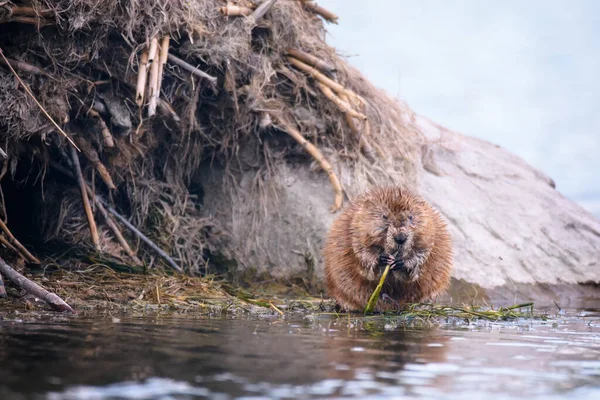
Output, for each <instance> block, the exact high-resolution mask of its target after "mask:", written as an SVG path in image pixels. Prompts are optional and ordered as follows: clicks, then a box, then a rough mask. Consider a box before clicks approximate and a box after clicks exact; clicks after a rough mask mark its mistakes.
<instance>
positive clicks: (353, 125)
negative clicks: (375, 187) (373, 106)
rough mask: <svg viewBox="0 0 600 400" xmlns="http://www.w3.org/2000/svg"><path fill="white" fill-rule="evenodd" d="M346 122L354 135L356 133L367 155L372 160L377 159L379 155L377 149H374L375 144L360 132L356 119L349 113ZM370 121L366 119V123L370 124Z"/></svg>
mask: <svg viewBox="0 0 600 400" xmlns="http://www.w3.org/2000/svg"><path fill="white" fill-rule="evenodd" d="M346 123H347V124H348V126H349V127H350V130H351V131H352V133H354V135H356V136H357V137H358V138H359V141H360V148H361V149H362V151H363V153H364V154H365V156H366V157H367V158H368V159H369V160H370V161H371V162H373V161H375V160H376V159H377V157H376V156H375V150H373V146H371V143H369V141H368V139H367V138H366V137H365V135H363V134H361V133H360V131H359V129H358V126H357V125H356V122H354V119H353V118H352V117H351V116H350V115H348V114H346ZM368 123H369V121H365V124H368Z"/></svg>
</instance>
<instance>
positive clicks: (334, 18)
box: [302, 0, 338, 25]
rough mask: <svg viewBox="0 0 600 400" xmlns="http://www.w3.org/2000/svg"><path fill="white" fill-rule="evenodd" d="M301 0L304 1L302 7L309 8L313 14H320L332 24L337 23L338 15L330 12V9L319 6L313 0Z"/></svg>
mask: <svg viewBox="0 0 600 400" xmlns="http://www.w3.org/2000/svg"><path fill="white" fill-rule="evenodd" d="M302 2H303V3H304V7H306V8H307V9H309V10H311V11H312V12H314V13H315V14H318V15H320V16H321V17H323V18H325V19H326V20H327V21H329V22H331V23H332V24H336V25H337V20H338V16H337V15H335V14H334V13H332V12H331V11H329V10H327V9H325V8H323V7H321V6H320V5H318V4H317V3H315V2H314V1H307V0H302Z"/></svg>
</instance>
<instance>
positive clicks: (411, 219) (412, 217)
mask: <svg viewBox="0 0 600 400" xmlns="http://www.w3.org/2000/svg"><path fill="white" fill-rule="evenodd" d="M408 220H409V221H410V222H414V220H415V217H414V216H413V215H412V214H409V216H408Z"/></svg>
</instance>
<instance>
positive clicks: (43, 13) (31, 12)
mask: <svg viewBox="0 0 600 400" xmlns="http://www.w3.org/2000/svg"><path fill="white" fill-rule="evenodd" d="M11 12H12V15H27V16H29V17H44V18H51V17H52V16H53V15H54V12H53V11H52V10H36V9H35V8H33V7H26V6H14V7H12V10H11Z"/></svg>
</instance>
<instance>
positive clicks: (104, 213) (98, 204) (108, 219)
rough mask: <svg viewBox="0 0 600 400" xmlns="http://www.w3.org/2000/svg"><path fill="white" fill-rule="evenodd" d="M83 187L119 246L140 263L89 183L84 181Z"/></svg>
mask: <svg viewBox="0 0 600 400" xmlns="http://www.w3.org/2000/svg"><path fill="white" fill-rule="evenodd" d="M85 188H86V190H87V193H88V196H89V197H90V198H91V199H92V200H93V201H94V205H95V206H96V209H97V210H98V211H99V212H100V214H101V215H102V218H104V221H105V222H106V225H108V227H109V228H110V230H111V231H112V233H113V235H115V238H116V239H117V241H118V242H119V244H120V245H121V247H123V250H125V252H126V253H127V254H128V255H129V257H131V259H132V260H133V261H134V262H135V263H137V264H138V265H141V264H142V262H141V261H140V259H139V258H138V257H137V255H136V254H135V252H134V251H133V250H132V249H131V247H130V246H129V243H127V241H126V240H125V237H124V236H123V233H122V232H121V230H120V229H119V227H118V226H117V224H116V223H115V221H113V220H112V218H111V217H110V215H108V212H107V211H106V208H104V205H103V204H102V202H100V200H98V197H97V196H96V195H95V194H94V192H92V189H91V188H90V185H88V184H87V183H86V185H85Z"/></svg>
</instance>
